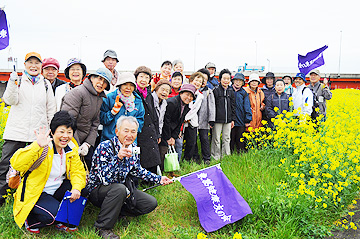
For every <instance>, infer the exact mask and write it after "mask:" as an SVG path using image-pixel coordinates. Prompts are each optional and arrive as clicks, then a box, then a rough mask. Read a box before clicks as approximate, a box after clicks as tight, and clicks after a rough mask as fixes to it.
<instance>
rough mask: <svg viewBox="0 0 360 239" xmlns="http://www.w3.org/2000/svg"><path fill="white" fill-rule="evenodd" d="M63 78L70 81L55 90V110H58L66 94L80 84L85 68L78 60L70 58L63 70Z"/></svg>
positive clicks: (84, 74)
mask: <svg viewBox="0 0 360 239" xmlns="http://www.w3.org/2000/svg"><path fill="white" fill-rule="evenodd" d="M64 73H65V77H66V78H67V79H69V80H70V82H69V83H66V84H63V85H61V86H59V87H57V88H56V90H55V100H56V109H57V111H59V110H60V106H61V102H62V99H63V97H64V95H65V94H66V93H68V92H69V91H70V90H71V89H74V88H75V87H76V86H79V85H81V84H82V82H83V80H84V78H85V76H86V66H85V65H84V63H82V62H81V60H80V59H78V58H71V59H70V60H69V61H68V63H67V67H66V68H65V70H64Z"/></svg>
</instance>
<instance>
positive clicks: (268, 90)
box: [261, 85, 276, 120]
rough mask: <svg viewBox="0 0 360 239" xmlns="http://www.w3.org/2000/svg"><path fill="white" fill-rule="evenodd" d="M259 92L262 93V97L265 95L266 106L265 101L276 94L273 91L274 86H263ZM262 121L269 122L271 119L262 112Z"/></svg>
mask: <svg viewBox="0 0 360 239" xmlns="http://www.w3.org/2000/svg"><path fill="white" fill-rule="evenodd" d="M261 90H262V91H263V92H264V95H265V100H264V103H265V105H266V99H267V98H269V96H270V95H272V94H273V93H276V91H275V86H273V87H272V88H268V87H267V86H266V85H264V86H263V87H262V88H261ZM263 119H264V120H269V119H271V117H270V116H268V114H267V112H266V111H264V112H263Z"/></svg>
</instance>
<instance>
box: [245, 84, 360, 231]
mask: <svg viewBox="0 0 360 239" xmlns="http://www.w3.org/2000/svg"><path fill="white" fill-rule="evenodd" d="M332 92H333V98H332V99H331V100H330V101H328V113H327V119H326V121H325V122H323V123H321V124H319V125H318V124H316V123H314V122H313V121H311V120H305V117H303V116H300V120H298V119H296V117H294V114H295V113H297V112H298V111H299V110H298V109H295V110H294V111H293V112H282V114H280V115H279V116H277V118H276V119H275V120H274V121H273V122H274V125H275V130H274V131H271V130H270V129H269V128H259V129H256V130H254V131H252V132H251V133H248V134H247V135H246V138H247V140H248V141H249V142H250V148H256V149H272V150H275V151H283V152H286V153H285V155H287V157H283V158H281V159H280V160H279V164H278V167H280V168H282V169H283V170H284V171H285V172H286V174H285V175H286V176H285V178H284V179H283V180H281V181H280V182H278V186H279V193H280V194H284V195H286V197H287V198H288V199H298V200H299V201H301V202H304V203H306V204H307V205H308V207H309V208H310V209H311V210H312V213H311V214H313V213H317V214H319V215H324V216H326V215H327V213H331V214H335V215H336V214H339V215H344V213H346V212H347V210H348V209H349V208H351V204H355V203H356V201H355V200H354V199H355V198H357V197H358V195H359V185H360V165H359V158H360V150H359V146H360V128H359V122H360V106H359V104H356V102H360V91H359V90H355V89H337V90H334V91H332ZM290 100H291V99H290ZM321 120H322V119H321V118H319V119H318V121H321ZM290 201H291V200H290ZM348 214H349V215H350V216H353V215H354V213H353V212H349V213H348ZM334 224H335V225H336V226H341V227H343V228H345V229H353V230H357V223H356V222H352V221H351V220H350V221H348V220H346V219H345V220H337V221H335V222H334Z"/></svg>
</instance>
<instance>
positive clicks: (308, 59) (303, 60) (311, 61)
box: [298, 45, 328, 75]
mask: <svg viewBox="0 0 360 239" xmlns="http://www.w3.org/2000/svg"><path fill="white" fill-rule="evenodd" d="M327 48H328V46H326V45H325V46H323V47H321V48H319V49H317V50H315V51H311V52H308V53H307V54H306V56H302V55H300V54H299V55H298V59H299V65H298V67H299V70H300V72H301V73H304V74H305V75H306V74H307V73H309V72H310V71H311V70H312V69H315V68H317V67H319V66H322V65H324V57H323V52H324V51H325V50H326V49H327Z"/></svg>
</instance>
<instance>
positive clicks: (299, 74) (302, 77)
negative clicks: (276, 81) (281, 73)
mask: <svg viewBox="0 0 360 239" xmlns="http://www.w3.org/2000/svg"><path fill="white" fill-rule="evenodd" d="M296 78H301V79H302V80H303V81H305V83H306V82H307V80H306V77H305V74H304V73H297V74H296V76H295V77H294V80H295V79H296Z"/></svg>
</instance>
